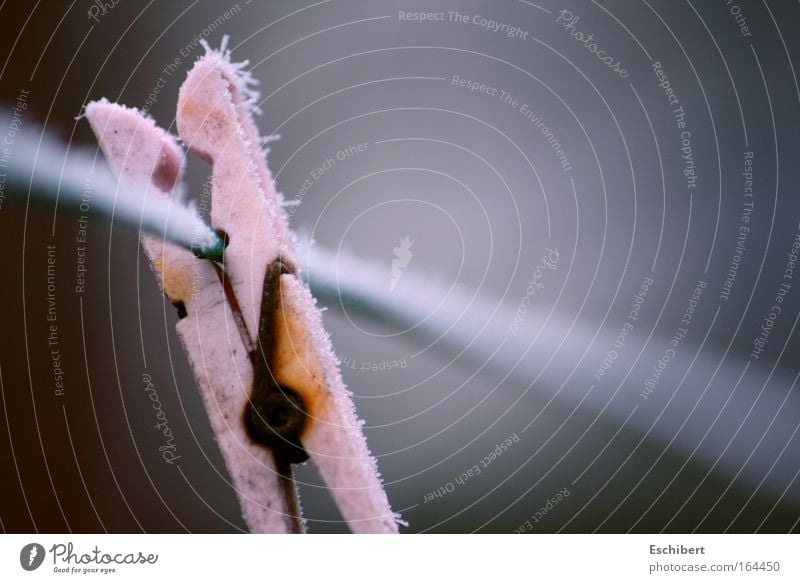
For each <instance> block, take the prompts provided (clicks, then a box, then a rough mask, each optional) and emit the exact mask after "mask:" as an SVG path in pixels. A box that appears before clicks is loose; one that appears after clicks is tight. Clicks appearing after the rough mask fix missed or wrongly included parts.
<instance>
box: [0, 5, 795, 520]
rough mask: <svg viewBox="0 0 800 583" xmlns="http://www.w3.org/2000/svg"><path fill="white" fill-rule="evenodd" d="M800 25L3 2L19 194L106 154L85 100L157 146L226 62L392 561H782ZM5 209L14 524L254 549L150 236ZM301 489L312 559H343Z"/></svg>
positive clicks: (519, 12)
mask: <svg viewBox="0 0 800 583" xmlns="http://www.w3.org/2000/svg"><path fill="white" fill-rule="evenodd" d="M798 26H800V7H798V5H797V4H796V3H790V2H777V1H763V2H742V1H737V0H733V1H732V2H731V1H726V2H715V3H705V2H696V1H693V0H687V1H685V2H684V1H681V2H673V1H667V0H646V1H645V0H643V1H642V2H622V1H608V0H601V1H597V2H595V1H584V0H575V1H571V2H568V3H566V4H561V3H554V2H553V1H552V0H541V1H538V0H537V2H528V1H524V0H517V1H512V0H506V1H503V2H496V1H492V2H490V1H488V0H486V1H477V0H469V1H464V0H460V1H455V0H449V1H443V0H437V1H434V2H414V1H409V0H402V1H397V0H393V1H383V2H366V1H361V2H357V1H349V0H323V1H318V2H294V1H292V2H290V1H288V0H280V1H260V0H239V1H238V2H230V1H227V0H225V1H222V2H212V1H210V0H194V1H188V0H181V1H170V2H167V1H151V2H132V1H129V0H108V1H106V2H101V1H100V0H97V1H89V0H75V1H73V2H61V3H52V2H48V3H46V2H41V1H37V2H20V1H15V0H12V1H10V2H8V1H7V2H2V3H0V31H2V34H0V105H2V106H3V108H4V109H3V116H2V120H0V122H1V123H0V140H2V143H0V172H3V171H4V169H5V168H7V167H8V166H10V165H13V164H14V162H15V148H14V144H15V141H16V140H18V139H19V136H21V135H22V134H23V133H25V132H27V133H28V134H27V135H34V136H38V135H40V134H41V132H42V128H45V129H46V130H47V131H48V132H51V133H54V134H55V135H56V136H58V137H59V139H61V140H63V142H64V143H65V144H70V146H71V147H79V146H82V147H89V148H92V149H93V151H94V149H96V144H95V142H94V139H93V136H92V134H91V132H90V130H89V127H88V124H87V123H86V121H85V120H81V119H80V118H79V116H80V114H81V110H82V107H83V105H84V104H85V103H86V102H87V101H89V100H92V99H98V98H100V97H106V98H108V99H110V100H112V101H118V102H120V103H123V104H126V105H129V106H135V107H138V108H142V109H145V110H147V111H148V112H149V113H150V114H151V115H152V116H153V117H154V118H155V119H156V121H157V122H158V123H159V124H160V125H161V126H163V127H164V128H167V129H171V130H173V131H174V116H175V103H176V99H177V91H178V88H179V86H180V84H181V82H182V81H183V79H184V78H185V75H186V72H187V71H188V70H189V69H190V68H191V66H192V64H193V62H194V60H195V59H196V58H197V57H198V56H199V55H201V54H202V53H203V51H204V49H203V48H202V46H201V43H200V41H201V40H205V41H207V42H208V43H210V44H211V45H212V46H218V45H219V44H220V42H221V40H222V37H223V35H230V39H231V40H230V46H231V47H232V49H233V57H234V59H235V60H245V59H247V60H249V62H250V64H249V69H250V70H251V72H252V74H253V75H254V76H255V77H256V78H257V79H259V80H260V90H261V102H260V107H261V109H262V110H263V115H262V116H261V117H259V118H258V120H257V121H258V124H259V126H260V129H261V131H262V133H263V134H264V135H280V136H281V138H280V140H278V141H274V142H272V143H271V144H270V148H271V151H270V153H269V163H270V166H271V169H272V171H273V174H274V177H275V180H276V182H277V186H278V188H279V189H280V190H281V191H282V192H283V194H284V196H285V198H286V200H287V201H295V202H294V206H292V207H290V214H291V224H292V227H293V229H294V230H295V231H296V232H297V233H298V234H299V235H300V236H301V237H302V238H303V239H304V240H307V241H313V245H312V246H311V248H310V249H311V251H309V252H308V253H306V252H304V254H303V255H304V257H309V258H311V259H310V269H309V279H310V281H311V283H312V286H314V285H315V269H316V268H315V265H316V266H317V268H319V269H320V271H319V274H320V276H319V278H318V279H319V281H322V275H323V271H324V272H325V273H324V275H325V277H327V278H328V279H327V280H326V282H327V283H325V285H322V284H319V285H318V286H316V287H315V290H318V295H319V297H320V303H321V304H322V305H324V306H326V307H327V310H326V311H325V313H324V318H325V324H326V326H327V328H328V330H329V331H330V333H331V336H332V340H333V345H334V347H335V350H336V352H337V355H338V356H339V358H340V359H341V361H342V365H343V367H342V372H343V376H344V379H345V382H346V384H347V385H348V386H349V388H350V390H351V391H352V392H353V393H354V399H355V402H356V406H357V409H358V412H359V415H360V417H361V418H363V419H364V420H365V426H364V430H365V433H366V435H367V439H368V441H369V445H370V447H371V450H372V452H373V453H374V454H375V455H376V456H377V459H378V464H379V467H380V470H381V472H382V475H383V478H384V480H385V483H386V488H387V492H388V495H389V498H390V501H391V503H392V505H393V507H394V508H395V509H396V510H398V511H400V512H402V514H403V516H404V518H405V520H407V521H408V523H409V526H408V527H407V528H406V529H404V530H405V531H408V532H472V531H480V532H512V531H534V532H536V531H539V532H555V531H564V532H592V531H601V532H626V531H637V532H658V531H666V532H690V531H703V532H723V531H730V532H754V531H758V532H787V531H796V530H797V529H798V520H800V483H799V482H798V472H800V455H799V454H800V436H798V420H799V419H800V388H798V386H797V384H796V380H797V376H798V371H800V364H799V363H798V358H797V355H798V351H800V342H799V341H798V334H797V332H796V325H797V322H798V317H799V316H800V266H798V264H797V255H798V250H799V249H800V243H798V241H800V238H799V237H800V192H799V191H800V170H798V168H799V167H800V164H798V161H800V138H799V137H798V136H800V132H799V131H798V130H800V88H798V69H797V67H798V64H800V39H798V36H797V34H796V31H797V29H798ZM207 175H208V167H207V166H206V165H205V164H204V163H203V162H201V161H199V160H195V159H190V160H189V161H188V174H187V179H188V181H189V184H190V192H191V193H192V195H193V196H197V195H198V194H200V193H201V192H202V189H203V183H204V181H205V179H206V178H207ZM0 187H2V190H0V195H1V196H0V233H1V235H0V237H2V239H1V240H2V255H1V257H2V259H0V265H2V285H1V286H0V314H2V316H0V317H1V318H2V320H0V322H2V324H0V395H1V396H2V399H0V409H1V410H2V414H0V425H2V430H1V431H0V464H1V466H0V467H2V470H3V471H2V477H3V479H2V481H0V528H2V530H3V531H5V532H34V531H39V532H61V531H72V532H103V531H108V532H140V531H147V532H185V531H191V532H237V531H241V530H243V529H244V528H245V525H244V522H243V520H242V518H241V516H240V511H239V508H238V505H237V502H236V497H235V494H234V492H233V490H232V489H231V487H230V485H229V483H228V480H227V474H226V470H225V467H224V464H223V462H222V459H221V457H220V455H219V453H218V451H217V448H216V445H215V442H214V440H213V435H212V433H211V431H210V428H209V425H208V422H207V419H206V416H205V413H204V411H203V407H202V403H201V402H200V399H199V397H198V394H197V391H196V389H195V386H194V382H193V379H192V374H191V371H190V369H189V367H188V364H187V362H186V359H185V356H184V354H183V351H182V349H181V347H180V344H179V342H178V340H177V337H176V335H175V332H174V324H175V322H176V320H177V315H176V313H175V310H174V309H173V308H172V306H170V305H169V304H168V303H167V302H165V301H164V299H163V297H162V295H161V293H160V291H159V289H158V287H157V285H156V282H155V279H154V278H153V277H152V275H151V273H150V272H149V268H148V266H147V264H146V261H145V260H144V258H143V256H142V254H141V252H140V250H139V246H138V238H137V235H136V233H131V232H128V231H124V230H121V229H119V228H117V227H114V228H112V227H111V225H110V224H108V223H103V222H98V223H92V224H90V226H89V227H88V230H87V231H86V232H85V233H84V232H83V231H82V229H81V225H80V224H79V221H78V219H77V218H76V217H75V216H74V215H69V214H65V213H63V212H59V211H60V209H59V208H58V207H57V206H53V205H50V206H47V205H41V204H35V203H33V202H29V200H28V193H27V192H25V191H24V189H23V190H20V189H17V190H12V189H11V188H10V187H9V186H8V185H7V184H6V183H5V181H2V179H0ZM84 235H85V236H84ZM323 253H324V254H326V255H324V257H327V258H328V259H324V260H322V261H320V256H321V254H323ZM314 257H316V258H317V259H316V263H314V261H313V258H314ZM354 263H355V265H354ZM339 267H341V269H339ZM393 269H394V270H393ZM366 275H369V277H366ZM331 278H332V279H331ZM337 278H339V279H338V280H337ZM367 280H369V282H371V283H370V285H367V284H366V283H364V282H366V281H367ZM331 282H333V283H331ZM376 282H377V283H376ZM338 284H340V287H341V289H345V288H348V286H349V287H353V286H355V287H357V288H359V289H361V290H362V291H364V290H363V289H362V288H366V292H367V293H368V294H371V297H373V298H375V299H376V300H379V302H383V303H384V304H387V303H388V305H390V306H392V307H393V309H394V310H395V311H394V312H392V313H393V314H395V315H397V314H399V315H400V317H392V318H390V317H376V315H375V313H374V311H373V312H372V313H370V312H368V311H365V310H363V309H360V307H363V306H361V305H360V304H359V302H358V301H353V300H352V298H350V299H348V297H345V296H346V294H337V293H336V288H337V285H338ZM359 286H361V287H359ZM378 316H380V314H379V315H378ZM144 375H149V377H145V378H149V379H150V380H151V382H152V383H153V385H154V386H155V388H156V391H157V395H158V398H159V402H160V403H161V406H162V410H163V411H164V413H165V415H166V418H167V419H168V422H169V425H170V428H171V431H172V433H173V435H174V437H175V444H176V448H175V454H176V455H177V456H179V459H177V460H176V461H174V462H173V463H165V461H164V459H163V457H162V455H161V452H160V451H159V447H161V446H162V445H163V443H162V441H163V436H162V434H161V433H160V431H159V430H157V429H155V428H154V426H155V425H156V423H157V419H156V417H155V414H154V410H153V407H152V400H151V398H150V396H149V393H148V392H147V391H146V388H147V383H145V382H143V377H144ZM297 476H298V479H299V480H300V482H301V486H300V490H301V495H302V501H303V507H304V511H305V515H306V517H307V518H308V529H309V531H311V532H343V531H346V530H347V528H346V526H345V525H344V524H343V523H342V522H341V518H340V516H339V515H338V513H337V511H336V509H335V507H334V505H333V503H332V502H331V499H330V497H329V495H328V494H327V492H326V491H325V489H324V488H323V487H321V483H320V480H319V477H318V476H317V474H316V473H315V471H314V469H313V467H311V466H304V467H301V468H299V469H298V472H297Z"/></svg>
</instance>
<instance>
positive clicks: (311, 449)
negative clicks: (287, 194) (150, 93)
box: [87, 41, 397, 533]
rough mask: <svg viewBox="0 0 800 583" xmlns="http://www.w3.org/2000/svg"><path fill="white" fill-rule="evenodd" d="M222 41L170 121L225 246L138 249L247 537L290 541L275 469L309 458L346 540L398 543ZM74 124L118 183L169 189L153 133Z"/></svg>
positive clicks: (117, 114)
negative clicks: (206, 183) (386, 537)
mask: <svg viewBox="0 0 800 583" xmlns="http://www.w3.org/2000/svg"><path fill="white" fill-rule="evenodd" d="M225 42H226V41H223V47H222V48H221V49H220V50H219V51H216V50H211V49H210V48H209V47H208V46H207V45H206V51H207V53H206V55H205V56H204V57H202V58H200V59H199V60H198V62H197V63H196V64H195V66H194V68H193V69H192V70H191V71H190V73H189V75H188V77H187V79H186V81H185V82H184V84H183V86H182V87H181V90H180V96H179V100H178V109H177V117H176V119H177V126H178V131H179V135H180V138H181V140H182V141H183V143H184V144H186V145H187V147H188V148H189V149H190V150H191V151H192V152H194V153H196V154H197V155H199V156H200V157H201V158H203V159H204V160H206V161H208V162H209V163H210V164H211V166H212V180H211V185H212V196H211V224H212V227H213V228H214V229H216V230H218V232H224V233H225V235H226V237H227V242H228V243H227V246H226V248H225V251H224V254H223V261H222V265H221V266H219V265H216V264H214V263H212V262H210V261H203V260H199V259H197V258H195V257H193V256H192V255H191V253H189V252H187V251H184V250H181V249H177V248H173V246H171V245H170V244H166V243H162V242H159V241H152V240H149V239H147V238H143V244H144V246H145V249H146V250H147V252H148V255H149V256H150V257H151V262H152V264H153V267H154V271H155V272H156V275H157V276H158V277H159V279H160V281H161V283H162V287H163V289H164V291H165V293H166V294H167V296H168V297H169V298H170V300H171V301H173V303H176V304H178V305H182V306H184V307H185V312H186V314H187V316H186V317H185V318H183V319H182V320H181V321H180V322H179V323H178V325H177V328H178V333H179V335H180V336H181V339H182V341H183V343H184V346H185V348H186V350H187V354H188V355H189V360H190V362H191V363H192V367H193V369H194V371H195V376H196V377H197V379H198V385H199V387H200V390H201V393H202V394H203V396H204V400H205V402H206V409H207V411H208V413H209V417H210V418H211V420H212V427H213V428H214V431H215V433H218V432H221V433H222V434H223V435H225V436H228V437H229V438H230V439H228V440H227V441H225V443H223V442H222V441H221V442H220V447H221V449H222V452H223V456H224V457H225V460H226V463H227V465H228V469H229V470H230V472H231V475H232V477H233V481H234V486H235V487H236V488H237V491H238V492H239V497H240V501H241V502H242V507H243V510H244V513H245V518H246V519H247V521H248V524H249V525H250V528H251V530H253V531H255V532H291V531H298V530H299V527H298V524H299V523H298V519H297V517H296V515H297V508H296V506H297V505H296V498H295V496H294V495H293V483H291V481H290V480H289V481H288V482H287V479H286V477H287V476H288V475H289V470H288V463H289V462H299V461H303V460H304V459H305V458H306V457H310V458H311V460H312V461H313V462H314V463H315V465H316V466H317V468H318V470H319V472H320V475H321V476H322V478H323V480H325V482H326V484H327V486H328V488H329V489H330V490H331V494H332V497H333V499H334V501H335V502H336V504H337V505H338V507H339V509H340V511H341V513H342V515H343V517H344V518H345V520H346V521H347V522H348V524H349V525H350V527H351V530H352V531H353V532H372V533H379V532H397V517H396V515H395V514H394V513H393V512H392V511H391V508H390V506H389V502H388V499H387V497H386V494H385V492H384V489H383V485H382V483H381V480H380V477H379V474H378V472H377V467H376V464H375V460H374V459H373V458H372V456H371V455H370V454H369V451H368V449H367V446H366V442H365V440H364V436H363V433H362V431H361V426H360V423H359V421H358V419H357V417H356V414H355V410H354V407H353V403H352V400H351V398H350V395H349V393H348V392H347V391H346V389H345V387H344V385H343V383H342V379H341V375H340V372H339V369H338V363H337V361H336V358H335V356H334V354H333V350H332V347H331V345H330V340H329V338H328V335H327V333H326V332H325V331H324V328H323V327H322V323H321V318H320V314H319V310H318V309H317V307H316V306H315V301H314V299H313V298H312V296H311V294H310V292H309V290H308V288H307V287H306V285H305V284H304V283H303V282H302V281H301V280H300V279H299V277H298V276H297V262H296V259H295V252H294V245H293V241H292V237H291V234H290V231H289V228H288V222H287V218H286V214H285V212H284V211H283V208H282V205H281V198H280V196H279V195H278V194H277V192H276V191H275V189H274V185H273V181H272V177H271V175H270V173H269V169H268V168H267V165H266V161H265V159H264V155H263V153H262V152H261V150H260V148H259V140H258V132H257V129H256V126H255V124H254V122H253V119H252V113H253V111H254V110H255V109H256V105H255V99H256V95H257V94H255V92H254V91H253V89H252V83H253V82H252V79H251V78H250V76H249V74H247V73H245V72H244V66H245V65H246V63H243V64H238V65H237V64H233V63H231V61H230V52H229V51H227V50H226V49H225ZM87 117H88V118H89V121H90V123H91V124H92V127H93V129H94V130H95V133H96V134H97V135H98V139H99V140H100V143H101V146H102V147H103V151H104V153H105V154H106V156H107V157H109V160H110V162H111V165H112V168H113V169H115V170H116V171H117V173H118V174H124V173H125V172H129V173H137V174H139V175H140V176H147V177H148V178H149V179H150V181H151V182H152V183H153V184H154V186H157V187H158V189H159V190H160V192H161V193H162V194H166V193H167V192H168V191H169V181H164V180H163V179H162V177H163V176H171V175H172V173H173V171H174V174H175V175H176V176H179V175H180V163H179V161H180V160H181V156H180V153H179V150H178V149H177V146H176V145H175V143H174V141H172V140H171V139H170V138H169V137H168V136H167V135H166V134H165V133H164V132H163V131H162V130H160V129H158V128H156V127H155V125H154V124H153V123H152V122H151V121H150V120H147V119H145V118H144V117H142V116H141V114H139V113H138V112H135V111H134V110H128V109H125V108H121V107H120V106H115V105H113V104H109V103H107V102H99V103H97V104H93V105H90V106H89V107H87ZM109 127H111V128H113V130H112V132H111V133H109ZM123 129H124V132H123V133H124V134H125V135H130V136H131V137H130V139H129V142H128V146H127V148H126V146H125V144H124V143H123V142H124V140H123V138H121V137H119V136H120V133H119V132H120V130H123ZM140 134H144V135H146V136H147V138H146V141H147V142H148V145H147V148H143V149H142V150H141V151H140V153H139V154H138V155H139V156H140V157H142V161H141V162H140V163H137V164H136V165H133V166H131V165H129V164H127V158H126V156H127V155H128V154H129V152H130V147H131V144H132V143H133V142H135V141H136V140H137V139H138V140H139V144H140V145H139V147H140V148H141V138H136V136H138V135H140ZM142 152H148V153H147V154H146V155H145V154H144V153H142ZM112 158H113V161H112ZM176 164H177V167H176ZM148 172H149V174H148ZM157 177H158V178H157ZM156 183H158V184H156ZM198 261H199V262H200V263H202V264H203V265H202V267H201V268H200V270H199V272H197V273H198V274H199V275H195V272H194V271H192V270H193V269H194V268H196V264H195V263H194V262H198ZM188 274H191V275H188ZM187 278H188V279H187ZM198 286H199V293H196V292H197V291H198ZM189 291H191V293H189ZM220 298H224V300H225V301H222V302H220ZM209 355H210V356H211V362H212V367H211V368H209V367H208V363H209V360H208V357H209ZM218 438H219V433H218ZM281 476H283V478H282V477H281ZM263 490H270V491H271V494H264V492H263ZM287 492H288V493H292V495H287ZM263 511H266V512H267V513H272V514H275V515H276V516H278V517H280V518H274V519H269V518H268V517H265V516H264V512H263ZM293 515H295V516H294V517H293Z"/></svg>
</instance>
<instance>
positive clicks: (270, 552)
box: [0, 534, 800, 583]
mask: <svg viewBox="0 0 800 583" xmlns="http://www.w3.org/2000/svg"><path fill="white" fill-rule="evenodd" d="M798 551H800V538H797V537H795V536H792V535H531V536H528V537H525V536H515V535H414V536H412V535H408V536H395V537H391V536H357V537H353V536H347V535H333V536H296V535H295V536H278V535H16V534H14V535H3V536H0V581H2V582H7V581H8V582H12V581H13V582H16V581H50V580H57V581H66V580H70V581H84V580H91V581H99V580H103V581H115V582H122V581H137V582H139V581H147V580H151V581H172V580H175V581H178V580H185V577H187V576H194V577H197V578H198V580H200V581H215V580H220V581H225V582H227V583H230V582H234V581H237V580H241V579H243V578H244V577H248V578H252V576H256V577H257V578H258V580H259V581H264V582H269V581H286V580H289V581H314V580H318V581H327V580H335V581H338V580H342V579H344V578H346V580H347V581H348V583H357V582H361V581H364V582H370V583H374V582H375V581H381V582H385V581H407V580H409V579H412V580H415V581H420V582H422V581H431V580H433V577H437V578H439V577H441V578H443V579H444V580H447V581H457V582H459V583H461V582H464V581H482V582H485V581H499V580H501V578H502V579H503V580H506V581H576V580H578V578H579V577H580V578H581V579H582V580H588V581H596V580H608V581H645V580H651V579H652V580H654V581H658V580H673V581H674V580H686V581H723V580H725V581H727V580H729V579H730V578H736V580H741V581H747V582H756V581H800V569H798V563H800V558H798V554H799V553H798Z"/></svg>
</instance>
